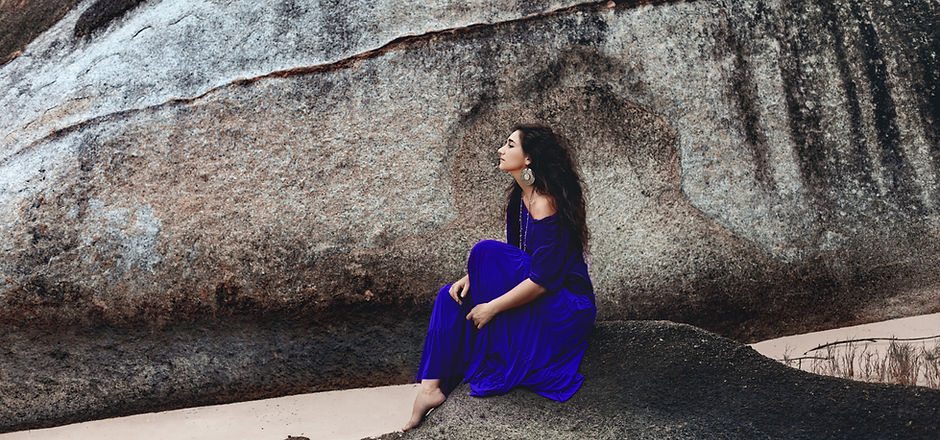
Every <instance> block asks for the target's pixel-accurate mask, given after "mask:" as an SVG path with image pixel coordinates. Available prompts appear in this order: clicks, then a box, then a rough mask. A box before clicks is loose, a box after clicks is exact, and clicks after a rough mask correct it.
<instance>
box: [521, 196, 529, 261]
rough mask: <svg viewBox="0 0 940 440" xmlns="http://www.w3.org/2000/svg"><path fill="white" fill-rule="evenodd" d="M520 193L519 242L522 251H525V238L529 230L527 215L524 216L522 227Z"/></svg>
mask: <svg viewBox="0 0 940 440" xmlns="http://www.w3.org/2000/svg"><path fill="white" fill-rule="evenodd" d="M522 207H523V206H522V194H520V195H519V238H520V239H521V241H520V242H519V244H520V246H519V247H520V248H522V252H525V238H526V233H527V232H528V231H529V216H525V228H523V227H522Z"/></svg>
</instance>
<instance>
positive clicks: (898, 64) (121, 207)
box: [0, 1, 940, 339]
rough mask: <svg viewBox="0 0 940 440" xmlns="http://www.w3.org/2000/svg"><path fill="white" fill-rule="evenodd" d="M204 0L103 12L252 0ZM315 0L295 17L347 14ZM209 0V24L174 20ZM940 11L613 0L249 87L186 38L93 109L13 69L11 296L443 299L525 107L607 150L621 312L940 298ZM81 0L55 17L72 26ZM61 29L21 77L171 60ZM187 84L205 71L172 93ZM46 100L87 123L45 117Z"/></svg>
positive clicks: (887, 306)
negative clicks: (65, 64)
mask: <svg viewBox="0 0 940 440" xmlns="http://www.w3.org/2000/svg"><path fill="white" fill-rule="evenodd" d="M174 5H176V6H174ZM171 7H172V8H176V9H172V10H171V11H175V12H174V14H175V15H174V14H170V13H167V14H164V15H160V16H159V17H157V16H156V15H155V14H156V12H159V11H162V12H167V11H170V10H167V9H162V8H171ZM180 7H181V6H180V5H179V4H177V3H176V2H160V3H158V4H153V5H151V4H144V5H143V6H141V7H139V8H136V9H134V10H132V11H131V12H129V13H128V14H127V15H126V16H124V17H122V18H121V19H120V23H119V24H120V25H119V24H112V25H110V26H109V27H108V29H107V31H106V32H102V33H101V35H100V36H97V37H96V38H98V39H101V40H102V41H105V42H107V41H111V40H109V39H111V38H117V39H121V38H124V37H121V35H124V33H128V32H130V31H131V30H132V29H137V31H141V30H143V29H145V27H146V26H151V28H152V29H149V30H148V31H147V32H145V33H147V35H148V37H147V38H146V39H145V40H144V41H157V40H159V41H167V40H168V39H171V38H175V40H172V41H178V43H174V44H190V43H189V42H187V43H184V42H183V36H185V35H189V34H190V33H191V32H195V30H200V33H199V34H198V35H202V38H206V37H208V36H209V35H215V34H216V33H215V32H214V31H215V29H216V28H217V27H218V26H216V25H210V24H211V23H215V22H214V21H213V20H219V19H221V16H222V15H225V16H228V14H214V13H212V10H209V9H200V8H201V7H200V6H198V5H193V6H188V7H186V8H184V9H179V8H180ZM509 9H511V8H509ZM292 11H293V12H285V13H284V14H286V15H283V16H281V15H276V17H282V18H281V19H280V20H281V21H285V22H288V23H293V21H291V20H289V19H290V18H291V17H294V16H295V15H297V14H300V15H299V16H300V17H306V16H307V15H303V14H311V15H310V16H317V17H327V18H322V19H325V20H327V21H328V22H329V21H330V20H339V18H337V17H340V16H344V13H343V12H342V11H340V10H328V9H317V10H316V11H315V12H313V11H312V10H307V12H304V13H301V12H300V11H301V9H297V10H292ZM360 13H362V12H360ZM471 13H472V11H471ZM148 14H149V15H148ZM192 14H195V15H197V16H198V15H199V14H204V15H205V17H207V18H206V20H208V23H201V24H200V23H193V24H192V25H187V26H186V29H188V31H180V32H177V31H172V30H168V29H171V28H172V27H173V26H170V25H169V24H168V23H163V22H162V21H161V22H160V23H163V24H162V25H159V26H158V25H157V22H156V21H157V20H163V21H166V20H170V17H176V18H175V19H173V20H176V22H183V21H186V20H185V19H186V17H188V16H191V15H192ZM507 14H509V13H507ZM444 15H446V16H447V17H451V15H447V14H444ZM416 16H417V15H411V17H416ZM898 16H905V17H906V18H907V20H905V21H900V22H899V21H897V20H896V19H895V17H898ZM935 16H936V8H935V7H934V6H932V5H930V4H922V3H904V4H898V5H895V6H894V7H892V8H890V9H886V8H885V7H884V6H882V5H880V4H875V3H872V4H868V3H865V4H858V3H854V2H853V3H848V4H845V5H841V4H837V5H836V6H831V5H821V4H817V3H814V2H802V3H793V4H790V3H787V4H778V3H765V2H760V1H754V2H744V3H739V2H736V3H733V4H732V3H725V2H695V3H682V2H679V3H669V4H663V5H658V6H643V7H637V8H613V9H611V8H608V7H605V6H604V5H586V6H582V7H574V8H567V9H560V10H558V11H556V12H550V13H545V14H543V15H536V16H532V17H529V18H525V19H518V20H510V21H506V22H499V23H496V24H492V25H486V26H472V27H467V28H458V29H454V30H452V31H449V32H446V33H436V34H430V35H425V36H419V37H414V38H409V39H403V40H398V41H397V42H395V43H392V44H390V45H387V46H385V47H384V48H382V49H381V50H377V51H372V52H366V53H363V54H362V55H359V56H354V57H351V58H344V59H341V60H339V61H335V62H329V61H327V60H329V59H331V58H333V57H339V56H344V55H345V54H349V53H350V52H354V51H356V50H360V49H361V48H362V47H363V45H364V44H365V43H359V44H358V45H350V46H348V47H345V48H344V49H343V50H340V51H339V52H331V51H320V52H315V53H317V54H319V55H316V56H318V57H319V58H317V59H318V60H320V61H323V62H324V64H319V65H315V66H313V67H297V68H293V69H287V70H277V71H275V72H273V73H270V74H268V75H261V76H254V77H251V78H249V79H246V80H239V81H234V82H230V83H229V84H228V85H221V86H215V85H214V84H212V83H211V81H212V80H210V79H208V78H209V76H208V75H205V74H201V76H200V77H199V78H201V79H199V80H193V81H189V82H187V81H179V77H178V75H181V74H180V73H179V72H181V71H182V72H197V71H201V70H202V68H200V67H199V66H200V65H202V64H199V63H198V62H197V64H196V65H193V66H190V65H188V64H185V63H187V62H189V60H193V59H195V58H197V57H195V56H192V55H193V54H189V53H186V52H183V53H180V54H177V55H176V56H174V57H172V58H170V60H176V61H175V62H170V61H167V60H163V61H161V65H167V66H176V67H171V68H165V69H164V70H163V72H164V73H162V74H159V73H158V74H155V76H157V77H158V78H159V77H160V75H164V76H163V78H164V79H169V78H168V77H167V75H169V76H170V77H172V78H176V79H177V81H172V82H169V83H166V84H167V88H157V89H155V90H153V91H152V92H151V93H144V91H145V90H147V89H148V87H147V85H146V84H144V83H147V84H150V83H149V81H151V80H152V79H153V76H152V75H149V74H148V75H139V76H132V75H131V77H133V78H135V79H133V80H131V79H127V78H128V77H129V75H128V74H127V72H128V68H127V66H126V65H125V66H124V67H121V66H117V65H114V66H111V67H108V68H106V67H96V66H97V64H94V63H92V65H89V67H88V68H89V69H92V68H95V69H98V70H96V72H97V73H96V74H95V75H94V78H97V80H98V81H102V80H105V78H107V77H108V75H111V76H115V77H116V76H117V75H121V78H124V79H123V80H122V81H118V83H117V84H119V86H118V87H116V90H117V92H113V94H112V92H104V93H102V94H100V95H98V97H97V98H94V99H93V100H92V101H94V102H95V104H94V105H89V106H86V105H82V106H79V107H80V108H81V109H79V107H69V108H73V109H75V111H71V110H70V111H68V112H66V113H68V115H69V116H66V115H65V114H59V113H57V115H58V116H55V117H53V118H47V117H38V115H36V114H35V113H36V112H32V113H30V112H31V111H30V110H29V109H30V108H40V107H42V106H41V105H39V103H40V102H43V101H44V99H42V97H43V96H46V95H44V94H43V93H44V92H35V91H34V92H27V93H25V94H23V95H22V97H19V96H20V95H18V94H8V95H7V97H6V98H5V100H6V102H12V103H25V104H22V106H21V107H20V108H21V109H23V110H24V111H23V112H22V113H21V114H25V115H26V116H21V117H20V119H17V118H16V117H14V118H11V120H18V121H20V122H13V125H11V126H10V127H11V129H12V130H14V131H12V132H11V134H10V135H9V136H8V139H12V140H11V141H10V143H8V144H7V145H9V147H8V148H6V149H5V151H7V152H8V154H7V155H6V156H5V159H4V161H3V163H2V164H0V166H2V167H3V169H4V174H3V175H4V179H3V182H2V183H3V192H2V197H0V204H2V205H3V206H4V210H3V218H2V222H0V234H2V235H3V237H5V240H4V243H5V249H4V251H5V255H6V257H5V258H4V259H3V261H0V270H2V273H3V274H4V276H5V278H6V280H7V284H5V287H4V288H3V291H2V292H0V301H2V302H0V304H2V308H3V310H4V311H5V313H4V315H3V316H4V321H6V322H8V323H17V324H27V323H34V324H41V323H42V322H44V321H49V322H63V321H69V322H86V323H94V322H110V323H133V322H150V323H152V322H154V321H174V320H177V319H201V318H202V317H204V316H206V315H213V314H215V313H217V312H218V311H220V310H222V311H225V310H236V311H238V310H241V311H252V312H257V311H261V312H263V311H276V312H280V311H285V310H286V311H296V312H301V313H317V312H319V311H322V310H325V309H328V308H329V307H332V306H333V305H335V304H347V303H359V302H363V303H370V302H376V303H379V304H387V305H391V304H397V303H419V304H427V303H428V301H430V298H431V297H432V296H433V292H434V291H435V289H436V286H438V285H440V284H442V283H444V282H446V281H449V280H450V279H452V278H454V277H456V276H458V275H459V272H460V270H461V267H462V265H463V261H464V258H465V256H466V250H467V249H469V247H470V246H471V245H472V243H473V242H474V241H476V240H479V239H482V238H498V237H499V236H500V235H501V234H502V232H501V226H500V225H501V220H500V215H501V211H502V208H503V202H502V189H503V187H504V186H505V185H506V182H507V179H506V176H504V175H501V174H500V173H499V172H497V171H496V170H495V169H494V167H493V166H492V165H493V157H494V155H495V153H493V150H495V147H496V146H497V145H498V144H499V142H500V141H501V139H502V138H503V137H504V136H505V135H506V133H505V130H506V127H508V125H509V124H510V123H511V122H514V121H517V120H526V119H540V120H544V121H547V122H549V123H552V124H554V125H556V126H558V127H559V129H560V130H561V131H562V132H564V133H565V134H567V135H568V136H569V137H570V138H571V139H573V140H574V143H575V145H576V146H577V148H578V150H579V153H580V155H581V162H582V164H583V169H584V173H585V177H586V181H587V185H588V188H589V192H590V197H591V202H590V214H589V215H590V218H589V221H590V226H591V227H592V229H593V231H594V237H595V242H594V243H593V246H592V256H591V272H592V274H593V276H594V279H595V281H596V284H597V286H598V297H599V299H600V302H599V305H600V310H601V312H600V313H601V314H600V316H601V317H602V318H607V319H610V318H620V317H657V318H669V319H673V320H677V321H683V322H690V323H694V324H696V325H700V326H703V327H706V328H710V329H715V330H718V331H721V332H723V333H725V334H729V335H734V336H736V337H739V338H743V339H750V338H755V337H759V336H769V335H773V334H779V333H784V332H792V331H796V330H802V329H808V328H814V327H820V326H825V325H832V324H834V323H851V322H855V321H859V320H870V319H876V318H884V317H889V316H893V315H896V314H909V313H917V312H927V311H933V310H936V309H937V308H938V307H940V304H938V303H937V300H936V298H937V297H936V296H935V295H932V293H933V292H935V289H936V286H937V281H938V280H937V277H938V274H937V272H936V271H935V270H933V268H934V267H935V263H936V262H937V260H938V256H940V253H938V252H937V249H936V248H937V244H938V240H937V239H936V231H937V215H936V206H937V204H936V198H937V194H938V191H937V185H936V183H937V182H936V169H937V167H936V165H937V163H936V160H934V159H933V157H934V156H935V155H936V154H935V153H936V151H934V150H936V143H931V139H933V137H932V136H935V132H936V125H935V124H933V123H932V121H933V120H932V119H931V118H933V116H934V115H933V113H932V110H931V109H932V107H930V106H931V105H933V104H930V102H932V101H931V100H930V99H929V98H930V97H929V96H926V97H925V96H923V92H922V90H928V91H929V90H933V89H931V88H930V87H932V85H933V84H935V76H932V75H933V74H934V72H935V71H936V63H935V62H934V61H931V59H932V58H931V56H929V55H931V54H932V52H931V50H933V49H934V47H933V46H930V44H929V41H932V40H929V38H933V36H932V34H929V33H927V29H928V26H929V24H930V23H932V22H934V21H933V20H932V18H933V17H935ZM211 17H217V18H211ZM148 20H149V21H148ZM68 21H69V19H66V20H63V21H62V22H61V23H60V24H59V25H57V26H56V27H54V28H53V30H51V31H50V32H48V33H47V34H45V35H44V37H43V38H44V39H46V40H51V41H60V40H61V39H63V38H67V36H62V35H60V34H59V33H57V32H56V29H60V28H61V27H62V26H65V27H68V25H69V23H68ZM196 21H198V20H196ZM411 21H412V22H416V21H419V20H417V19H415V18H412V20H411ZM451 21H452V22H461V21H470V20H467V19H463V20H460V19H454V20H451ZM830 22H832V23H833V24H830ZM146 23H153V24H146ZM360 24H361V23H360ZM230 26H231V25H230ZM295 26H296V25H295ZM419 28H420V27H419ZM394 30H396V31H397V30H400V28H394ZM137 31H135V33H137ZM150 32H152V33H150ZM386 32H387V31H386ZM341 34H343V33H341ZM380 34H382V35H385V34H383V33H382V32H379V33H370V32H369V28H364V29H360V30H359V31H357V32H353V33H352V34H351V35H360V36H365V35H369V36H370V37H369V38H371V39H372V40H369V41H373V40H375V39H379V38H380V37H379V36H378V35H380ZM96 35H97V34H96ZM143 35H144V33H140V36H143ZM278 35H283V33H281V34H278ZM343 35H345V34H343ZM909 35H915V36H918V35H919V36H920V37H917V38H909V37H908V36H909ZM128 38H129V37H128ZM278 38H279V37H278ZM925 38H927V40H926V42H925V40H924V39H925ZM363 39H366V38H365V37H361V38H360V40H363ZM384 39H389V38H388V37H386V38H384ZM46 40H43V39H40V40H37V41H36V42H35V43H34V44H35V45H36V46H37V47H43V44H49V43H47V42H46ZM277 41H280V40H278V39H277V38H274V39H273V40H271V41H270V42H268V43H266V44H268V47H269V46H270V45H271V44H274V45H276V43H277ZM318 41H323V42H325V41H337V38H336V37H335V36H322V37H321V38H320V39H318ZM342 41H346V40H345V39H343V40H342ZM380 41H381V40H380ZM48 47H50V48H52V47H56V49H53V50H52V53H51V54H50V55H49V56H48V58H46V59H43V57H39V56H35V57H26V56H24V57H20V58H18V59H17V60H14V61H13V62H11V63H8V64H7V65H6V66H4V68H3V74H4V78H5V79H6V81H8V82H9V81H14V80H13V79H12V78H28V77H30V75H22V76H17V75H16V73H17V72H21V71H22V69H30V68H32V69H33V70H34V71H37V70H36V67H37V66H39V65H41V64H42V63H48V62H49V61H50V60H51V61H55V60H63V59H73V60H74V59H86V60H87V59H88V56H89V55H93V57H95V58H100V59H104V58H102V57H109V56H110V55H109V54H107V53H105V52H107V51H108V50H110V51H111V54H118V53H125V54H128V55H133V56H128V57H123V56H122V57H118V59H120V60H122V61H121V62H122V63H127V62H131V61H125V60H137V61H134V62H152V61H145V60H149V59H150V58H148V56H151V55H152V50H153V48H154V47H155V46H154V44H152V43H151V44H150V46H148V47H150V48H151V49H150V51H139V52H135V51H130V52H116V51H115V50H116V49H115V48H117V47H118V46H115V45H114V44H102V45H101V46H100V47H95V48H91V47H89V48H88V49H87V50H86V49H83V48H80V47H74V46H72V47H69V46H67V45H64V44H61V43H60V44H59V45H53V44H49V46H48ZM120 47H123V46H120ZM134 47H136V46H134ZM162 47H165V45H164V46H162ZM86 52H90V53H86ZM297 53H304V52H303V51H298V52H297ZM316 56H315V57H316ZM222 58H223V59H227V60H228V63H229V65H233V66H234V65H238V64H239V63H237V62H235V61H234V58H225V57H224V56H223V57H222ZM286 58H289V57H286ZM21 60H28V62H27V61H23V62H20V61H21ZM911 60H915V61H918V62H920V63H921V64H923V65H924V68H923V69H915V68H912V67H907V66H910V65H911V63H910V62H909V61H911ZM290 62H295V63H296V60H295V59H284V60H281V59H278V60H277V61H276V62H275V61H270V60H269V61H265V63H263V65H264V67H265V70H268V71H269V70H270V69H274V68H275V67H276V65H277V63H290ZM931 63H933V64H931ZM85 65H87V64H86V62H78V61H75V62H74V64H71V66H73V68H74V67H79V66H85ZM31 66H32V67H31ZM184 67H185V68H184ZM223 70H224V69H223ZM89 71H91V70H89ZM37 72H38V71H37ZM225 72H227V73H226V74H225V75H224V76H229V77H231V76H232V75H235V74H236V72H234V71H233V70H231V69H230V70H225ZM173 75H176V76H173ZM224 76H223V77H224ZM60 77H64V76H63V75H60ZM889 80H890V81H889ZM20 81H24V80H22V79H20ZM32 81H34V83H36V82H41V81H42V80H39V79H34V80H32ZM62 81H66V82H68V81H79V82H81V81H85V80H82V79H79V80H76V79H74V78H70V79H63V80H62ZM216 81H217V79H216ZM23 84H26V82H24V83H23ZM69 84H72V86H57V87H67V89H68V90H73V89H72V87H74V84H75V83H74V82H73V83H69ZM210 84H212V85H211V87H210ZM50 87H51V86H50ZM207 88H208V90H207ZM16 89H17V88H16V87H13V88H11V90H16ZM50 90H60V89H50ZM102 90H108V88H105V89H102ZM848 90H851V91H852V93H848ZM132 91H139V92H140V94H136V93H131V92H132ZM72 93H83V92H78V91H73V92H72ZM176 93H182V94H184V96H186V95H189V96H192V95H197V94H198V95H197V96H195V97H192V98H185V99H174V100H170V101H168V102H163V101H164V100H165V99H166V96H167V95H168V94H176ZM929 93H933V92H932V91H931V92H929ZM116 96H122V97H124V98H125V99H124V100H123V101H119V100H117V99H116V98H115V97H116ZM130 96H133V97H134V99H137V100H142V101H141V103H140V105H143V106H144V107H142V108H141V107H140V106H138V105H136V104H135V103H132V102H130V101H128V100H127V99H126V98H127V97H130ZM143 101H146V102H147V103H144V102H143ZM154 101H158V102H163V103H159V104H153V105H150V104H148V103H152V102H154ZM30 103H32V104H30ZM119 109H120V110H119ZM30 114H32V116H30ZM25 121H29V124H35V125H36V127H37V128H35V129H34V130H39V131H40V132H42V131H46V130H49V129H50V128H51V127H61V128H59V129H57V130H55V131H53V132H52V133H50V134H49V135H47V136H44V137H42V138H40V139H37V140H35V141H33V140H32V139H33V138H34V137H35V133H36V131H31V130H28V129H23V125H25V124H24V122H25ZM49 121H53V122H49ZM852 121H854V122H852ZM846 123H848V124H849V125H846ZM852 124H855V125H852ZM40 127H41V128H40ZM24 139H25V140H26V141H28V142H29V145H28V146H25V145H24V144H23V143H22V142H21V141H23V140H24ZM486 145H490V147H486Z"/></svg>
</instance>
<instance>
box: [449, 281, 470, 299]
mask: <svg viewBox="0 0 940 440" xmlns="http://www.w3.org/2000/svg"><path fill="white" fill-rule="evenodd" d="M468 290H470V275H464V276H463V278H461V279H459V280H457V281H454V284H451V285H450V297H451V298H453V299H454V301H457V304H460V305H463V299H464V298H466V297H467V291H468Z"/></svg>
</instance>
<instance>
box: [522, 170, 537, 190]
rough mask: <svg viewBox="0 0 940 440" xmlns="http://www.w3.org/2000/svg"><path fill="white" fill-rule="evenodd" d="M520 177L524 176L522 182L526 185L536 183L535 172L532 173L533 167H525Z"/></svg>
mask: <svg viewBox="0 0 940 440" xmlns="http://www.w3.org/2000/svg"><path fill="white" fill-rule="evenodd" d="M519 177H521V178H522V183H523V184H525V185H526V186H532V185H533V184H534V183H535V174H533V173H532V169H530V168H529V167H525V168H523V169H522V173H521V174H520V176H519Z"/></svg>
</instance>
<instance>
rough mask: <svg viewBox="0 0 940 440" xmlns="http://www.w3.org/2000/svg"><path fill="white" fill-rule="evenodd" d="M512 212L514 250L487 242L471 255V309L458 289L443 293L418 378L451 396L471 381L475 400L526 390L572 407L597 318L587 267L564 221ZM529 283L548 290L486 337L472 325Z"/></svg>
mask: <svg viewBox="0 0 940 440" xmlns="http://www.w3.org/2000/svg"><path fill="white" fill-rule="evenodd" d="M506 212H507V215H506V239H507V240H506V241H507V243H502V242H498V241H492V240H486V241H481V242H479V243H477V244H476V245H475V246H474V247H473V249H472V250H471V251H470V257H469V259H468V261H467V274H468V275H469V277H470V291H469V293H468V296H469V298H468V299H465V300H464V301H463V302H464V307H461V306H460V305H459V304H457V303H456V302H455V301H454V300H453V298H451V296H450V294H449V293H448V292H449V290H450V286H451V285H450V284H448V285H446V286H444V287H442V288H441V290H440V291H439V292H438V294H437V298H436V299H435V302H434V309H433V311H432V312H431V322H430V325H429V328H428V333H427V337H426V338H425V341H424V349H423V352H422V355H421V362H420V364H419V368H418V374H417V375H416V377H415V379H416V380H417V381H420V380H421V379H440V380H441V389H442V390H443V391H444V393H445V394H448V393H450V391H451V390H453V388H454V387H456V386H457V385H458V384H459V383H460V382H461V381H463V382H469V384H470V390H471V391H470V395H472V396H487V395H494V394H502V393H505V392H507V391H509V390H510V389H511V388H513V387H515V386H524V387H528V388H529V389H531V390H532V391H533V392H535V393H538V394H540V395H542V396H545V397H548V398H550V399H554V400H558V401H565V400H568V398H570V397H571V396H572V395H574V393H575V392H576V391H577V390H578V388H580V387H581V383H582V382H583V381H584V377H583V376H581V374H579V373H578V367H579V366H580V365H581V358H582V357H583V356H584V351H585V349H586V348H587V340H588V336H589V335H590V333H591V331H592V329H593V328H594V319H595V317H596V315H597V309H596V307H595V306H594V290H593V287H592V285H591V280H590V277H589V276H588V272H587V265H586V264H585V263H584V257H583V254H582V251H581V249H580V247H579V246H578V245H577V239H576V237H575V236H573V235H572V234H573V232H572V231H570V230H569V229H568V228H565V227H563V225H561V222H560V220H559V219H558V218H557V214H555V215H551V216H548V217H545V218H543V219H539V220H535V219H534V218H532V216H531V215H530V214H529V212H528V210H527V209H526V208H525V205H524V204H522V203H521V202H520V201H518V200H513V201H510V203H509V207H508V209H507V210H506ZM526 278H529V279H531V280H532V281H533V282H535V283H536V284H538V285H540V286H542V287H544V288H545V289H546V290H547V291H546V292H545V293H543V294H542V295H541V296H539V297H538V298H537V299H535V300H533V301H531V302H529V303H527V304H524V305H522V306H519V307H516V308H514V309H510V310H507V311H505V312H503V313H500V314H497V315H496V316H495V317H494V318H493V319H492V320H491V321H490V322H488V323H487V324H486V325H484V326H483V328H482V329H480V330H477V328H476V327H475V326H474V325H473V322H472V321H469V320H467V319H466V316H467V313H469V311H470V309H471V308H472V307H473V306H474V305H476V304H480V303H484V302H489V301H492V300H493V299H495V298H497V297H499V296H501V295H502V294H504V293H506V292H508V291H509V290H510V289H512V288H513V287H515V286H516V285H518V284H519V283H520V282H522V281H523V280H525V279H526Z"/></svg>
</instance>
